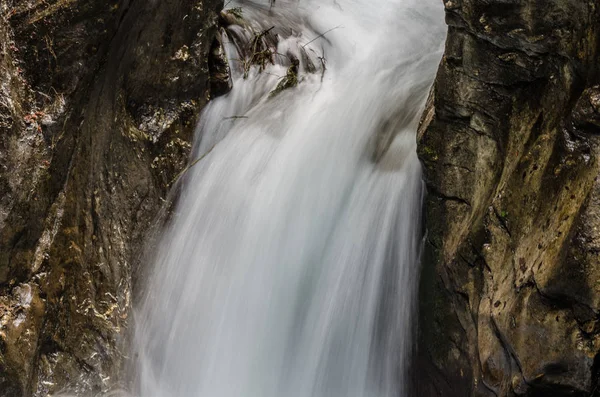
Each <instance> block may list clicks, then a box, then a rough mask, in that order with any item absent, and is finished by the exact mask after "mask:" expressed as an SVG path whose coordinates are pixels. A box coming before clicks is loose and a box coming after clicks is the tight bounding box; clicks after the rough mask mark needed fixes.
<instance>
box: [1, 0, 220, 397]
mask: <svg viewBox="0 0 600 397" xmlns="http://www.w3.org/2000/svg"><path fill="white" fill-rule="evenodd" d="M222 5H223V2H222V0H195V1H185V0H161V1H139V0H111V1H104V0H46V1H37V0H0V396H11V397H13V396H32V395H33V396H46V395H48V394H50V393H55V392H57V391H67V392H75V393H91V395H93V394H95V393H96V392H99V391H105V390H108V389H110V388H112V387H114V386H115V385H118V384H119V382H120V381H121V379H120V378H121V376H120V375H121V374H122V373H123V371H122V368H123V363H124V362H125V361H126V360H125V357H123V355H122V353H121V352H122V351H123V350H122V347H123V344H124V343H126V339H127V338H126V332H125V330H126V329H127V324H128V323H129V322H130V321H131V319H130V313H129V309H130V306H131V284H132V280H131V274H132V267H133V266H135V265H136V263H137V262H138V261H139V260H140V259H139V258H140V257H141V255H140V253H141V246H142V241H143V240H144V237H145V236H146V233H147V231H148V230H149V229H150V226H151V223H152V221H153V219H155V217H156V215H157V213H158V212H159V209H160V208H161V207H162V206H163V202H164V200H165V198H166V197H167V192H168V191H169V188H170V185H171V183H172V181H173V179H174V178H175V176H176V175H177V174H178V173H179V172H180V171H181V170H182V169H183V167H184V166H185V164H186V162H187V159H188V155H189V151H190V147H191V145H190V143H191V140H192V135H193V130H194V126H195V123H196V118H197V115H198V114H199V111H200V109H201V108H202V106H203V105H204V104H205V103H206V100H207V93H208V90H207V88H209V85H210V84H209V65H208V62H207V58H208V57H207V55H208V52H209V50H210V49H211V45H212V44H213V42H214V32H215V23H216V16H217V14H218V11H219V9H220V7H222Z"/></svg>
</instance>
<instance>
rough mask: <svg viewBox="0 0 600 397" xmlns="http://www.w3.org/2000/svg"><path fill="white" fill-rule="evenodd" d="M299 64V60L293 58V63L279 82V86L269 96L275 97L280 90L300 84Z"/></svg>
mask: <svg viewBox="0 0 600 397" xmlns="http://www.w3.org/2000/svg"><path fill="white" fill-rule="evenodd" d="M298 64H299V62H298V60H297V59H292V64H291V65H290V67H289V68H288V70H287V73H286V75H285V76H284V77H283V78H282V79H281V81H280V82H279V84H277V87H275V89H274V90H273V91H271V93H270V94H269V98H273V97H274V96H276V95H278V94H279V93H280V92H282V91H284V90H287V89H288V88H293V87H296V86H297V85H298Z"/></svg>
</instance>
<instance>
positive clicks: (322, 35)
mask: <svg viewBox="0 0 600 397" xmlns="http://www.w3.org/2000/svg"><path fill="white" fill-rule="evenodd" d="M341 27H343V26H342V25H338V26H336V27H335V28H331V29H329V30H328V31H326V32H323V33H321V34H320V35H318V36H317V37H315V38H314V39H312V40H311V41H309V42H308V43H306V44H304V45H303V46H302V48H304V47H306V46H307V45H309V44H310V43H312V42H313V41H315V40H318V39H320V38H321V37H324V36H325V35H326V34H327V33H329V32H331V31H333V30H336V29H339V28H341Z"/></svg>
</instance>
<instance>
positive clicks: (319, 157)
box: [134, 0, 445, 397]
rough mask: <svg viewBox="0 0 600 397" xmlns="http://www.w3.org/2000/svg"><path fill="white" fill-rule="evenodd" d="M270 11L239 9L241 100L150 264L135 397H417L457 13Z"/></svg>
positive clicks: (201, 134)
mask: <svg viewBox="0 0 600 397" xmlns="http://www.w3.org/2000/svg"><path fill="white" fill-rule="evenodd" d="M269 3H270V2H269V1H268V0H263V2H262V3H253V2H249V1H241V0H239V1H237V2H232V3H231V4H228V5H227V7H228V8H233V11H229V12H228V13H227V12H226V13H225V14H224V15H229V17H230V19H231V20H232V21H234V22H232V23H231V24H230V25H229V26H228V27H227V28H226V29H223V31H222V32H221V34H222V41H223V43H224V47H225V52H226V54H227V57H228V59H229V64H230V69H231V77H232V82H233V89H232V90H231V92H229V93H228V94H227V95H225V96H222V97H220V98H218V99H216V100H214V101H212V102H210V104H209V105H208V106H207V107H206V108H205V110H204V111H203V113H202V115H201V117H200V120H201V121H200V124H199V126H198V129H197V136H196V143H195V148H194V150H193V158H192V160H195V159H198V160H199V161H194V162H193V163H192V166H191V167H190V168H189V169H188V170H187V172H186V173H185V174H184V175H183V176H182V180H181V183H182V186H183V187H182V192H181V197H180V198H179V200H178V203H177V205H176V208H175V211H174V214H173V216H172V219H171V221H170V223H169V225H168V226H167V227H166V230H165V231H164V232H163V235H162V237H161V239H160V245H159V247H157V249H156V255H155V260H154V263H150V264H148V266H151V274H149V276H148V279H147V280H145V282H144V288H145V291H146V293H145V294H144V297H143V299H141V301H140V303H139V305H138V307H137V308H136V312H135V317H136V330H135V338H134V339H135V340H134V345H135V346H134V348H135V351H136V354H137V364H136V371H135V372H136V378H137V379H136V385H137V388H138V390H136V395H139V396H143V397H154V396H156V397H170V396H173V397H184V396H202V397H309V396H314V397H359V396H360V397H365V396H370V397H371V396H372V397H387V396H390V397H391V396H394V397H397V396H406V394H407V390H406V383H407V382H406V370H407V359H408V355H409V354H410V352H411V349H412V343H413V342H412V340H411V333H412V329H413V327H414V306H415V298H416V289H417V284H418V256H419V247H420V240H421V231H420V211H421V209H420V206H421V200H422V182H421V170H420V164H419V161H418V159H417V156H416V153H415V147H416V143H415V131H416V128H417V124H418V121H419V117H420V114H421V112H422V110H423V107H424V103H425V100H426V97H427V95H428V91H429V88H430V87H431V83H432V81H433V78H434V76H435V72H436V70H437V66H438V63H439V60H440V58H441V54H442V43H443V39H444V37H445V26H444V17H443V6H442V4H441V2H440V1H439V0H380V1H377V2H374V1H372V0H306V1H305V0H302V1H297V0H287V1H286V0H277V2H276V3H275V4H273V5H270V4H269ZM234 7H235V8H234ZM238 7H239V8H238ZM265 51H266V52H265ZM257 54H258V56H255V55H257ZM295 65H296V66H295ZM286 76H288V77H290V79H288V77H286ZM288 80H294V81H288ZM285 82H289V84H287V87H283V86H286V84H282V83H285ZM278 86H279V88H280V89H277V87H278ZM282 88H286V89H282Z"/></svg>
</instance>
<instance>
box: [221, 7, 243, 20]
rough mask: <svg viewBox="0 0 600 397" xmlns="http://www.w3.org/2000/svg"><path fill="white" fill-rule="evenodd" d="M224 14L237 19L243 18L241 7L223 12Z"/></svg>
mask: <svg viewBox="0 0 600 397" xmlns="http://www.w3.org/2000/svg"><path fill="white" fill-rule="evenodd" d="M225 12H226V13H228V14H230V15H233V16H234V17H236V18H239V19H243V18H244V16H243V15H242V13H243V11H242V7H233V8H230V9H228V10H225Z"/></svg>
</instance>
